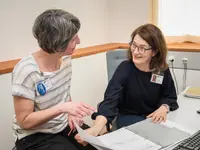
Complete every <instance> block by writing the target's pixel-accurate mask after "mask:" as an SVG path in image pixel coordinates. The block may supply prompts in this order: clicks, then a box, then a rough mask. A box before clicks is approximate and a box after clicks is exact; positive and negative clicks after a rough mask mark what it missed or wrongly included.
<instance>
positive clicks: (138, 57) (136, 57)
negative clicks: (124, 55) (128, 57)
mask: <svg viewBox="0 0 200 150" xmlns="http://www.w3.org/2000/svg"><path fill="white" fill-rule="evenodd" d="M133 57H134V58H135V59H140V58H142V56H133Z"/></svg>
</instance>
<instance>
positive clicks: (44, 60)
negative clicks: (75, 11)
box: [12, 9, 95, 150]
mask: <svg viewBox="0 0 200 150" xmlns="http://www.w3.org/2000/svg"><path fill="white" fill-rule="evenodd" d="M79 29H80V21H79V19H78V18H77V17H75V16H74V15H72V14H71V13H69V12H66V11H64V10H60V9H50V10H46V11H45V12H43V13H42V14H40V15H39V16H38V17H37V18H36V20H35V22H34V25H33V35H34V37H35V38H36V39H37V41H38V44H39V46H40V48H41V49H40V50H38V51H36V52H34V53H32V54H31V55H29V56H28V57H25V58H23V59H21V60H20V62H19V63H18V64H17V65H16V66H15V68H14V70H13V73H12V95H13V99H14V108H15V116H14V121H13V129H14V135H15V140H16V148H17V150H33V149H34V150H46V149H48V150H57V149H59V150H69V149H70V150H78V149H95V148H93V147H92V146H86V147H83V146H81V145H80V144H78V143H76V141H75V140H74V135H75V134H76V133H72V134H71V132H70V131H71V130H73V129H74V124H73V121H72V120H75V121H76V122H77V123H79V125H80V126H82V127H83V128H88V126H87V125H85V124H83V120H82V118H83V117H85V116H87V115H91V113H93V111H94V109H93V108H92V107H91V106H89V105H87V104H85V103H83V102H72V101H71V96H70V87H71V74H72V70H71V69H72V67H71V55H72V53H73V52H74V49H75V48H76V44H79V43H80V39H79V36H78V31H79ZM68 134H69V135H68Z"/></svg>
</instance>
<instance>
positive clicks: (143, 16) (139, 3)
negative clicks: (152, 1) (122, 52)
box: [108, 0, 150, 43]
mask: <svg viewBox="0 0 200 150" xmlns="http://www.w3.org/2000/svg"><path fill="white" fill-rule="evenodd" d="M108 6H109V7H108V8H109V9H108V10H109V18H108V22H109V39H110V41H111V42H120V43H128V42H130V36H131V33H132V32H133V30H134V29H136V28H137V27H138V26H140V25H141V24H144V23H147V22H148V21H149V12H150V10H149V9H150V5H149V1H148V0H108Z"/></svg>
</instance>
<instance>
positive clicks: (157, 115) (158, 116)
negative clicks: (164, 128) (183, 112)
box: [147, 105, 168, 123]
mask: <svg viewBox="0 0 200 150" xmlns="http://www.w3.org/2000/svg"><path fill="white" fill-rule="evenodd" d="M167 112H168V110H167V108H166V107H165V106H163V105H161V106H160V107H159V108H158V109H157V110H156V111H154V112H153V113H151V114H150V115H148V116H147V118H151V120H152V122H154V123H157V122H158V123H161V122H162V121H164V122H165V121H166V120H167Z"/></svg>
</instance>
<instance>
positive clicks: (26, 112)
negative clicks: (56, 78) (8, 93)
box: [14, 96, 63, 129]
mask: <svg viewBox="0 0 200 150" xmlns="http://www.w3.org/2000/svg"><path fill="white" fill-rule="evenodd" d="M14 108H15V114H16V119H17V123H18V124H19V126H20V127H21V128H23V129H32V128H35V127H37V126H39V125H42V124H44V123H46V122H48V121H49V120H51V119H53V118H55V117H56V116H58V115H60V114H62V113H63V112H62V110H61V109H59V107H58V106H54V107H52V108H49V109H46V110H42V111H37V112H33V111H34V110H33V109H34V102H33V101H32V100H30V99H26V98H23V97H16V96H14Z"/></svg>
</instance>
